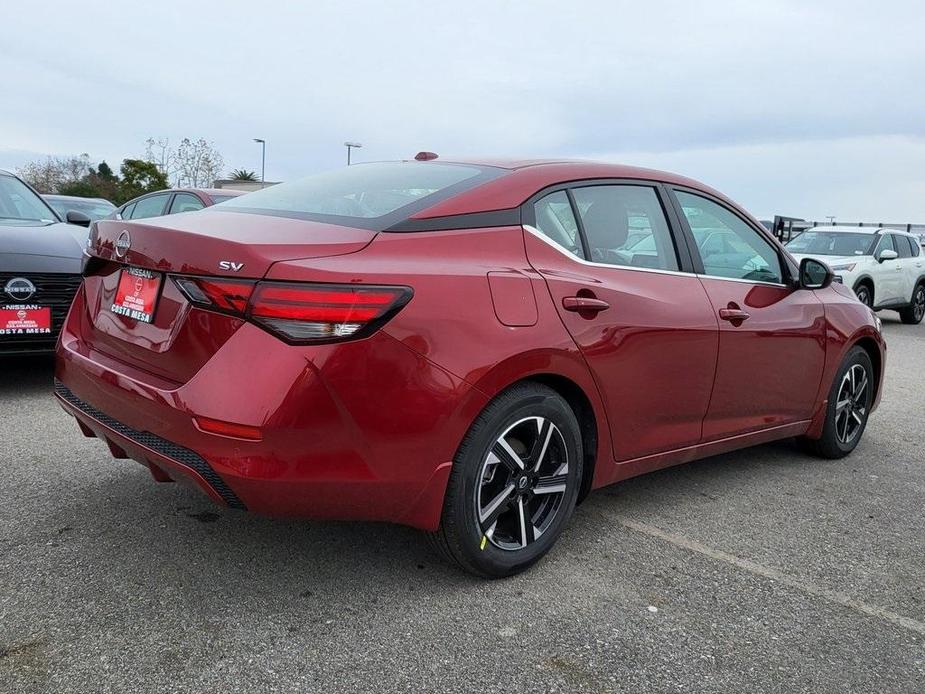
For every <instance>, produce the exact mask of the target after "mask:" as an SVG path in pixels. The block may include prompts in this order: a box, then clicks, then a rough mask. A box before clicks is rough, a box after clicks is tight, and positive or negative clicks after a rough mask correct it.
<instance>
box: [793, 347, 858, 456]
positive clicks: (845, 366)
mask: <svg viewBox="0 0 925 694" xmlns="http://www.w3.org/2000/svg"><path fill="white" fill-rule="evenodd" d="M856 367H860V369H862V370H863V373H864V374H865V375H866V381H865V383H866V387H865V389H864V391H863V392H860V393H857V391H858V388H855V389H854V390H855V391H856V393H857V397H854V395H852V398H851V399H852V403H851V404H850V405H848V407H847V409H846V408H845V407H843V406H842V405H841V403H842V402H844V401H845V391H844V388H845V386H846V378H850V375H849V372H851V371H853V373H854V374H855V375H857V374H858V373H860V372H859V371H858V370H857V368H856ZM849 386H850V384H849ZM874 386H875V380H874V368H873V365H872V364H871V361H870V356H869V355H868V354H867V352H866V351H865V350H864V348H863V347H858V346H855V347H852V348H851V350H850V351H849V352H848V354H847V355H846V356H845V359H844V361H843V362H842V365H841V366H840V367H839V369H838V371H837V372H836V374H835V380H834V381H833V383H832V387H831V388H830V389H829V403H828V406H827V408H826V413H825V426H824V427H823V429H822V436H821V437H820V438H818V439H807V438H803V439H801V442H802V444H803V446H804V447H805V448H806V449H807V450H808V451H809V452H811V453H814V454H815V455H818V456H820V457H822V458H830V459H836V458H844V457H845V456H846V455H848V454H849V453H851V451H853V450H854V449H855V448H856V447H857V445H858V443H859V442H860V440H861V437H862V436H863V435H864V430H865V429H866V428H867V419H868V417H869V416H870V405H871V403H872V402H873V395H874ZM839 396H842V399H841V401H840V400H839ZM858 419H860V421H857V420H858ZM849 426H850V427H852V428H851V429H850V430H849V428H848V427H849ZM848 434H850V436H849V435H848Z"/></svg>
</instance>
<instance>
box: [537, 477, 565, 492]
mask: <svg viewBox="0 0 925 694" xmlns="http://www.w3.org/2000/svg"><path fill="white" fill-rule="evenodd" d="M567 480H568V476H567V475H550V476H549V477H540V478H539V479H538V480H537V482H536V486H535V487H534V488H533V493H534V494H564V493H565V488H566V482H567Z"/></svg>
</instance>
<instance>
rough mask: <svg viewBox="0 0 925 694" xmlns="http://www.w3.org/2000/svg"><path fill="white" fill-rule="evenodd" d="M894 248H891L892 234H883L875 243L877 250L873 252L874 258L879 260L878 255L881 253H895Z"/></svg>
mask: <svg viewBox="0 0 925 694" xmlns="http://www.w3.org/2000/svg"><path fill="white" fill-rule="evenodd" d="M895 250H896V248H895V247H894V246H893V234H883V235H882V236H881V237H880V240H879V241H877V248H876V250H875V251H874V257H876V258H879V257H880V254H881V253H883V251H895Z"/></svg>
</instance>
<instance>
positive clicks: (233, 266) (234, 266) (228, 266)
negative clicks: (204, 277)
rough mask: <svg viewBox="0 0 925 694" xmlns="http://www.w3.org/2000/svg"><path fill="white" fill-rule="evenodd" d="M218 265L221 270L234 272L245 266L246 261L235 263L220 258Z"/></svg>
mask: <svg viewBox="0 0 925 694" xmlns="http://www.w3.org/2000/svg"><path fill="white" fill-rule="evenodd" d="M218 267H219V269H220V270H231V271H232V272H240V271H241V268H243V267H244V263H234V262H232V261H230V260H220V261H218Z"/></svg>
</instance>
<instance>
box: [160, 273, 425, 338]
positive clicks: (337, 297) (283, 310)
mask: <svg viewBox="0 0 925 694" xmlns="http://www.w3.org/2000/svg"><path fill="white" fill-rule="evenodd" d="M174 281H175V282H176V283H177V286H179V287H180V289H181V290H182V292H183V293H184V294H185V295H186V298H187V299H189V301H190V302H191V303H192V304H194V305H196V306H199V307H200V308H205V309H209V310H212V311H219V312H221V313H229V314H232V315H237V316H240V317H241V318H244V319H246V320H248V321H250V322H252V323H254V324H256V325H259V326H260V327H262V328H264V329H265V330H267V331H269V332H271V333H273V334H275V335H277V336H278V337H280V338H282V339H283V340H285V341H286V342H290V343H295V344H310V343H319V342H339V341H342V340H349V339H357V338H360V337H365V336H366V335H369V334H370V333H372V332H374V331H375V330H376V329H378V328H379V327H380V326H381V325H382V324H383V323H385V322H386V321H387V320H388V319H389V318H391V317H392V316H393V315H395V313H397V312H398V311H399V309H401V308H402V307H403V306H404V305H405V304H407V303H408V301H409V300H410V299H411V296H412V291H411V288H410V287H393V286H376V285H369V284H359V285H354V284H309V283H289V282H246V281H239V280H226V279H219V278H202V277H175V278H174Z"/></svg>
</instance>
